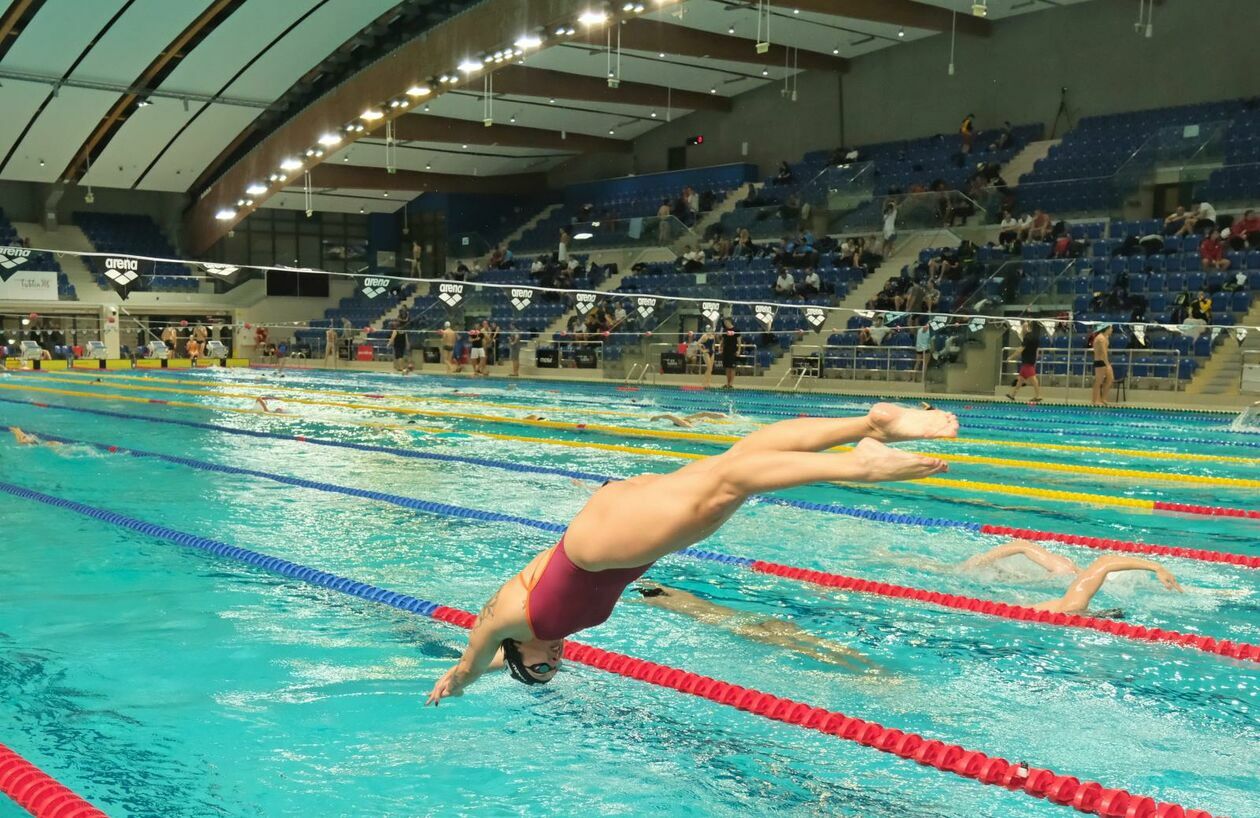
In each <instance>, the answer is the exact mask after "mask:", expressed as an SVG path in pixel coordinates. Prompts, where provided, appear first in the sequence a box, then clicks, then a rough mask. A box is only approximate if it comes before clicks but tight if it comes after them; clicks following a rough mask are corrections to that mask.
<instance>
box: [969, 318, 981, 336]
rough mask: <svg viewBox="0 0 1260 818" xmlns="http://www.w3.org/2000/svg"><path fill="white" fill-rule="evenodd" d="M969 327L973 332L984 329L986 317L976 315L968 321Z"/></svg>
mask: <svg viewBox="0 0 1260 818" xmlns="http://www.w3.org/2000/svg"><path fill="white" fill-rule="evenodd" d="M967 329H969V330H971V331H972V332H979V331H980V330H982V329H984V319H983V318H981V317H980V316H976V317H975V318H972V319H971V320H970V321H968V322H967Z"/></svg>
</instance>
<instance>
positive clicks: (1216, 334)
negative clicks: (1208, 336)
mask: <svg viewBox="0 0 1260 818" xmlns="http://www.w3.org/2000/svg"><path fill="white" fill-rule="evenodd" d="M1223 329H1224V327H1212V343H1216V339H1217V338H1218V337H1219V336H1220V334H1221V330H1223Z"/></svg>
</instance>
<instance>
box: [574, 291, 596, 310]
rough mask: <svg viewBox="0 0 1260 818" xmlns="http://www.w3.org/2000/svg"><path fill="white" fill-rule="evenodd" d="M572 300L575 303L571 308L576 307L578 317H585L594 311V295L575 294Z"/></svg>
mask: <svg viewBox="0 0 1260 818" xmlns="http://www.w3.org/2000/svg"><path fill="white" fill-rule="evenodd" d="M574 298H576V299H577V303H575V304H574V305H573V306H575V307H577V311H578V314H579V315H586V314H587V313H588V312H590V311H591V310H593V309H595V293H577V294H576V295H575V296H574Z"/></svg>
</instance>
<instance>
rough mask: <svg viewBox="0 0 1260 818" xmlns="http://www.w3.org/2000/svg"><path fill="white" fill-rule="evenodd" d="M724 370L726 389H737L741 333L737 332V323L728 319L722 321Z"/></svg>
mask: <svg viewBox="0 0 1260 818" xmlns="http://www.w3.org/2000/svg"><path fill="white" fill-rule="evenodd" d="M720 335H721V338H722V369H723V370H725V372H726V388H727V389H734V388H735V367H736V366H737V364H738V361H739V333H738V332H736V331H735V322H734V321H733V320H732V319H731V318H729V317H727V318H723V319H722V329H721V331H720Z"/></svg>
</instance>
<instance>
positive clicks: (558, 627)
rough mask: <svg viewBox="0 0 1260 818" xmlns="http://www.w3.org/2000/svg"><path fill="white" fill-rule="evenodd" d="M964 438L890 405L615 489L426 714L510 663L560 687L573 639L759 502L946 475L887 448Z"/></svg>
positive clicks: (512, 600) (593, 504)
mask: <svg viewBox="0 0 1260 818" xmlns="http://www.w3.org/2000/svg"><path fill="white" fill-rule="evenodd" d="M957 435H958V419H957V418H956V417H954V415H952V414H949V413H946V412H939V411H935V410H932V411H923V410H917V409H904V408H901V407H898V406H892V405H890V404H885V403H880V404H876V405H875V406H874V407H872V408H871V411H870V413H869V414H867V415H866V416H865V417H858V418H799V419H796V420H787V421H783V422H781V423H775V424H773V425H771V426H767V427H765V428H764V429H759V430H758V431H756V432H753V433H752V434H750V435H748V436H747V437H745V438H744V439H743V440H741V441H739V442H738V443H736V444H735V445H733V446H732V447H731V448H730V449H728V450H727V451H725V452H723V453H722V454H720V455H717V456H715V457H709V458H705V459H704V460H697V461H695V462H692V463H689V464H688V465H686V466H684V467H683V468H681V469H679V470H678V471H675V472H672V473H670V474H649V475H640V476H638V477H632V478H630V479H628V480H621V481H618V482H615V483H609V484H608V485H605V486H604V487H603V488H601V489H599V490H598V491H596V492H595V493H594V494H593V495H592V496H591V498H590V500H589V501H588V502H587V504H586V506H585V507H584V508H583V509H582V510H581V511H580V512H578V514H577V516H576V517H574V518H573V521H572V522H571V523H570V524H569V527H568V529H567V530H566V531H565V533H564V536H562V537H561V538H560V542H559V543H557V544H556V545H555V546H553V547H551V548H550V549H548V550H547V551H544V552H543V553H542V554H539V555H538V556H537V557H535V558H534V559H533V560H532V561H531V562H530V563H529V564H528V565H527V566H525V568H524V570H522V571H521V572H520V573H518V574H516V575H515V576H514V577H512V578H511V579H510V580H508V581H507V582H506V583H504V584H503V586H502V587H500V588H499V590H497V591H496V592H495V593H494V595H493V596H491V597H490V600H489V601H488V602H486V604H485V606H484V607H483V608H482V610H481V614H480V615H479V616H478V617H477V621H476V623H475V624H474V625H473V629H472V633H471V634H470V635H469V638H468V647H467V649H466V650H465V651H464V653H463V656H462V657H461V658H460V660H459V662H458V663H457V664H456V665H455V666H454V667H452V668H451V669H450V670H448V671H447V672H446V673H445V674H444V675H443V676H442V678H441V679H439V680H438V682H437V683H436V684H435V685H434V686H433V690H432V691H431V692H430V693H429V697H428V701H427V704H438V703H439V702H441V700H442V699H444V698H447V697H448V696H459V695H461V694H462V693H463V692H464V690H465V689H467V687H468V686H469V685H470V684H472V683H473V682H475V681H476V680H477V679H478V678H479V677H480V676H482V675H483V674H484V673H485V672H486V671H487V670H490V669H491V668H492V667H494V666H496V665H497V664H498V663H499V662H502V663H503V664H505V665H507V668H508V671H509V672H510V673H511V675H512V678H514V679H516V680H517V681H519V682H522V683H523V684H527V685H537V684H546V683H547V682H550V681H551V680H552V679H553V678H554V677H555V675H556V672H557V671H558V670H559V668H560V661H561V657H562V656H563V653H564V640H565V638H566V637H568V636H571V635H573V634H575V633H577V632H578V631H581V630H584V629H586V628H591V627H594V626H596V625H598V624H600V623H602V622H604V621H605V620H607V619H608V617H609V616H610V615H611V614H612V609H613V607H614V606H615V605H616V604H617V601H618V599H619V598H620V596H621V594H622V592H623V591H624V590H625V589H626V588H627V586H629V585H630V583H632V582H634V581H635V580H637V579H638V578H639V577H641V576H642V575H643V574H644V573H645V572H646V571H647V570H648V568H650V567H651V566H652V564H653V563H654V562H656V560H658V559H660V558H662V557H664V556H667V555H669V554H672V553H674V552H675V551H679V550H681V549H683V548H687V547H688V546H690V545H693V544H695V543H697V542H700V541H701V540H703V539H705V538H706V537H708V536H709V535H711V534H713V533H714V532H715V531H717V530H718V529H719V528H721V527H722V525H723V523H725V522H726V521H727V519H729V518H730V516H731V515H732V514H734V513H735V511H736V510H737V509H739V507H740V506H741V505H743V503H744V501H745V500H747V499H748V497H750V496H751V495H754V494H758V493H760V492H765V491H775V490H777V489H784V488H790V487H792V486H801V485H805V484H807V483H815V482H820V481H829V480H838V481H848V482H860V483H878V482H886V481H893V480H914V479H917V478H921V477H928V476H931V475H933V474H939V473H941V472H943V471H945V470H946V468H947V467H946V465H945V463H944V462H943V461H941V460H937V459H935V458H929V457H921V456H919V455H916V454H911V453H909V452H901V451H897V450H895V449H890V448H888V447H887V446H885V445H884V444H885V443H889V442H895V441H900V440H917V439H923V438H942V437H956V436H957ZM853 441H861V442H859V443H858V445H857V446H856V447H855V448H854V449H853V450H852V451H848V452H843V453H828V452H826V451H825V450H827V449H830V448H832V447H833V446H837V445H840V444H843V443H852V442H853Z"/></svg>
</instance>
